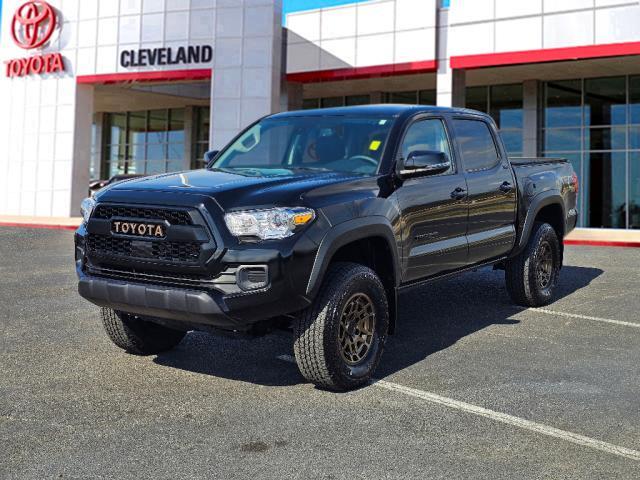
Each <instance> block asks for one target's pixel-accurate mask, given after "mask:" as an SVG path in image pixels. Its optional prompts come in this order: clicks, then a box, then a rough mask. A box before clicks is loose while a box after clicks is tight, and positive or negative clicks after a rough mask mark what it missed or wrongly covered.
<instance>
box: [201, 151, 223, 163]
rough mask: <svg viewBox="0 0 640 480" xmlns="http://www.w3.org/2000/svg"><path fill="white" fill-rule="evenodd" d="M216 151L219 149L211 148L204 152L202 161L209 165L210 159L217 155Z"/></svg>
mask: <svg viewBox="0 0 640 480" xmlns="http://www.w3.org/2000/svg"><path fill="white" fill-rule="evenodd" d="M218 152H220V150H211V151H209V152H205V154H204V163H205V165H209V164H210V163H211V161H212V160H213V159H214V158H216V155H218Z"/></svg>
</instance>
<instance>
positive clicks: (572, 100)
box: [544, 80, 582, 128]
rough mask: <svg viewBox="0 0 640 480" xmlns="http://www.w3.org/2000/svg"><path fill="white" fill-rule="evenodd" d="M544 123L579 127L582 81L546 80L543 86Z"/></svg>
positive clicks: (580, 121)
mask: <svg viewBox="0 0 640 480" xmlns="http://www.w3.org/2000/svg"><path fill="white" fill-rule="evenodd" d="M544 125H545V127H547V128H552V127H579V126H581V125H582V82H581V81H580V80H564V81H561V82H548V83H547V84H546V88H545V109H544Z"/></svg>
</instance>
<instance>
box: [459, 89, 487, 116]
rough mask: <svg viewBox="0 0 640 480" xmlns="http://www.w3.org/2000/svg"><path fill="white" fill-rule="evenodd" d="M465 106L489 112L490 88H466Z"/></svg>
mask: <svg viewBox="0 0 640 480" xmlns="http://www.w3.org/2000/svg"><path fill="white" fill-rule="evenodd" d="M465 106H466V107H467V108H470V109H471V110H478V111H479V112H483V113H487V112H488V111H489V89H488V88H487V87H469V88H467V89H466V90H465Z"/></svg>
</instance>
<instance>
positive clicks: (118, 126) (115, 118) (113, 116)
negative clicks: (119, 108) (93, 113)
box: [108, 113, 127, 145]
mask: <svg viewBox="0 0 640 480" xmlns="http://www.w3.org/2000/svg"><path fill="white" fill-rule="evenodd" d="M109 124H110V127H109V139H108V143H110V144H113V145H115V144H122V143H125V142H126V138H127V114H126V113H110V114H109Z"/></svg>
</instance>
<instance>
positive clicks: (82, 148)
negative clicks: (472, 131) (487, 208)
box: [0, 0, 640, 228]
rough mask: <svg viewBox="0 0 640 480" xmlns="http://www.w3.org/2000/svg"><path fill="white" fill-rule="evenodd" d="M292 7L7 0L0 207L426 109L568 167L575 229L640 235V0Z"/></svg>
mask: <svg viewBox="0 0 640 480" xmlns="http://www.w3.org/2000/svg"><path fill="white" fill-rule="evenodd" d="M306 3H307V4H308V3H313V2H306ZM295 5H296V4H295V2H294V1H293V0H289V1H288V2H287V1H285V5H284V8H285V12H287V13H286V14H283V4H282V0H112V1H111V0H110V1H98V0H81V1H80V0H49V1H48V2H44V1H29V2H25V0H4V5H3V12H2V27H1V28H2V29H1V35H2V36H1V39H0V59H1V60H2V61H3V62H4V64H3V67H4V72H3V73H2V75H0V104H1V105H2V106H3V107H4V110H5V112H4V113H5V114H4V115H3V117H2V120H0V122H2V124H1V125H0V127H1V128H0V172H3V173H2V174H1V175H0V214H13V215H44V216H51V215H53V216H69V215H75V214H76V211H77V205H78V204H79V202H80V200H81V198H82V197H83V196H85V195H86V191H87V186H88V184H89V181H90V180H91V179H99V178H109V177H110V176H112V175H114V174H121V173H143V174H151V173H159V172H165V171H174V170H181V169H188V168H198V167H201V166H202V165H203V162H202V160H201V159H202V154H203V153H204V151H206V150H207V149H210V148H211V149H217V148H220V147H221V146H223V145H224V144H225V143H226V142H227V141H228V140H229V139H230V138H231V137H232V136H233V135H235V134H236V133H237V132H238V131H239V130H240V129H241V128H242V127H243V126H246V125H247V124H249V123H251V122H252V121H254V120H255V119H257V118H259V117H260V116H262V115H266V114H268V113H272V112H277V111H282V110H287V109H301V108H322V107H330V106H336V105H359V104H368V103H421V104H437V105H444V106H466V107H468V108H473V109H476V110H481V111H484V112H488V113H489V114H491V115H492V116H493V118H494V119H495V120H496V122H497V124H498V126H499V128H500V129H501V131H502V134H503V137H504V139H505V142H506V145H507V149H508V150H509V152H510V154H511V155H513V156H537V155H541V156H553V157H556V156H562V157H567V158H569V159H570V160H571V162H572V163H573V165H574V167H575V169H576V171H577V172H578V175H579V178H580V182H581V188H580V212H581V218H580V226H583V227H595V228H640V4H639V2H638V1H637V0H634V1H631V0H565V1H562V2H552V1H550V0H452V1H451V2H448V1H444V2H443V1H441V0H360V1H355V0H317V2H316V6H319V8H312V9H304V10H301V11H296V8H295ZM323 5H330V6H323Z"/></svg>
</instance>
